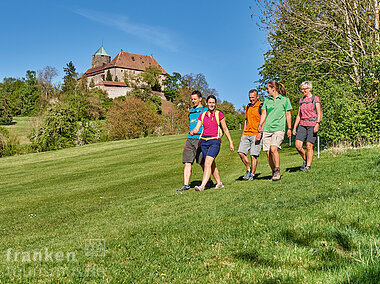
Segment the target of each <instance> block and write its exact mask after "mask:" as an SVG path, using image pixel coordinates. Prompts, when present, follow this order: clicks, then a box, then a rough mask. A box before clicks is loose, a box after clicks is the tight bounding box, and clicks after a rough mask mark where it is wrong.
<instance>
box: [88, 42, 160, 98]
mask: <svg viewBox="0 0 380 284" xmlns="http://www.w3.org/2000/svg"><path fill="white" fill-rule="evenodd" d="M149 66H155V67H157V68H158V69H159V70H160V71H161V73H162V75H161V81H162V80H164V75H165V74H166V71H165V70H164V68H162V67H161V65H160V64H159V63H158V62H157V61H156V59H154V58H153V55H141V54H136V53H130V52H125V51H123V50H121V51H120V52H119V53H118V54H117V55H116V56H115V58H114V59H112V61H111V56H109V54H108V53H107V51H106V50H105V49H104V47H103V46H101V47H100V48H99V49H98V50H97V51H96V52H95V54H94V55H93V56H92V68H90V69H88V70H87V71H86V72H85V73H84V74H83V75H84V76H86V77H87V83H88V85H89V86H91V85H92V84H94V85H95V87H98V88H100V89H102V90H105V91H107V93H108V96H109V97H110V98H116V97H119V96H125V95H126V94H127V92H130V91H132V88H131V86H130V85H127V84H126V83H125V81H128V78H133V77H134V76H135V75H138V74H140V73H142V72H144V71H145V69H146V68H147V67H149ZM108 72H110V74H111V76H112V81H107V80H106V79H107V73H108ZM125 78H127V80H124V79H125Z"/></svg>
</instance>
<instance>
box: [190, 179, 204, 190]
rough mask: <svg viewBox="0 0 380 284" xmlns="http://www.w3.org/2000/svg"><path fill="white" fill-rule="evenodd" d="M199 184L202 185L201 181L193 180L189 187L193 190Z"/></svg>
mask: <svg viewBox="0 0 380 284" xmlns="http://www.w3.org/2000/svg"><path fill="white" fill-rule="evenodd" d="M201 184H202V181H201V180H194V181H192V182H190V187H191V188H193V187H195V186H200V185H201Z"/></svg>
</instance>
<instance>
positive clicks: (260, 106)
mask: <svg viewBox="0 0 380 284" xmlns="http://www.w3.org/2000/svg"><path fill="white" fill-rule="evenodd" d="M251 106H254V105H252V104H251V103H249V104H248V105H247V107H246V108H245V112H247V111H248V109H249V108H250V107H251ZM262 108H263V103H262V102H260V105H259V109H258V112H259V114H260V115H261V111H262Z"/></svg>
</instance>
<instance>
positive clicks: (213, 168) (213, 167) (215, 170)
mask: <svg viewBox="0 0 380 284" xmlns="http://www.w3.org/2000/svg"><path fill="white" fill-rule="evenodd" d="M211 173H212V175H213V176H214V179H215V181H216V184H221V183H222V181H221V180H220V176H219V171H218V168H217V167H216V164H215V159H214V161H213V162H212V164H211Z"/></svg>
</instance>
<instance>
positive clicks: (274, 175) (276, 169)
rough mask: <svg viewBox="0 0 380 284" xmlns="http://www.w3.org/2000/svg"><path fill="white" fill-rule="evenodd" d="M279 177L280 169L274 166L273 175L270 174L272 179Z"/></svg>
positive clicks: (275, 179) (276, 179)
mask: <svg viewBox="0 0 380 284" xmlns="http://www.w3.org/2000/svg"><path fill="white" fill-rule="evenodd" d="M280 179H281V171H280V168H275V169H274V173H273V176H272V181H278V180H280Z"/></svg>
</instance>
